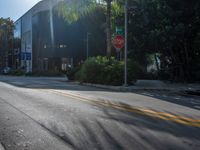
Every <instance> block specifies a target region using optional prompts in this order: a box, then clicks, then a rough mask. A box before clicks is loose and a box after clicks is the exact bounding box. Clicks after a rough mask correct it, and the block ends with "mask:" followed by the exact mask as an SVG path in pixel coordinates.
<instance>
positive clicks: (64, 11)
mask: <svg viewBox="0 0 200 150" xmlns="http://www.w3.org/2000/svg"><path fill="white" fill-rule="evenodd" d="M104 1H105V2H106V41H107V50H106V51H107V56H108V57H110V56H111V49H112V45H111V3H112V1H113V0H104ZM98 7H102V8H104V7H105V3H102V2H98V1H96V0H74V1H71V2H67V3H66V2H62V3H60V4H59V7H58V9H57V10H58V14H59V15H60V16H62V17H63V18H65V19H66V21H67V22H68V23H72V22H74V21H77V20H78V19H80V18H81V17H83V16H85V15H88V14H91V13H92V12H93V11H94V10H95V9H97V8H98ZM102 11H104V10H103V9H102Z"/></svg>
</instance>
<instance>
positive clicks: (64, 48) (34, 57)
mask: <svg viewBox="0 0 200 150" xmlns="http://www.w3.org/2000/svg"><path fill="white" fill-rule="evenodd" d="M62 1H63V0H43V1H40V2H39V3H37V4H36V5H35V6H34V7H32V8H31V9H30V10H29V11H28V12H27V13H25V14H24V15H23V16H22V17H20V18H19V19H18V20H17V21H16V22H15V29H14V56H13V59H14V65H13V66H14V68H16V69H23V70H24V71H25V72H37V71H60V70H66V69H67V67H73V65H74V64H76V63H77V62H79V61H81V60H83V59H85V57H86V56H85V49H84V48H85V47H86V46H85V35H86V33H87V30H88V29H83V25H82V26H81V24H82V23H81V24H80V23H79V24H78V23H76V24H73V27H70V28H69V26H67V25H66V23H65V21H64V20H63V19H62V18H60V17H59V16H58V15H57V14H56V13H55V9H54V8H55V7H56V6H57V5H58V4H59V3H60V2H62ZM72 30H73V31H74V32H73V34H72V33H71V32H72ZM98 32H99V33H100V32H103V29H102V31H98ZM98 35H100V36H101V37H100V38H99V39H102V40H103V43H104V41H105V39H104V35H102V34H98ZM72 40H73V41H72ZM74 41H75V42H74ZM101 45H102V46H98V45H97V46H98V47H101V49H104V47H105V44H101ZM91 46H92V45H91ZM104 50H105V49H104Z"/></svg>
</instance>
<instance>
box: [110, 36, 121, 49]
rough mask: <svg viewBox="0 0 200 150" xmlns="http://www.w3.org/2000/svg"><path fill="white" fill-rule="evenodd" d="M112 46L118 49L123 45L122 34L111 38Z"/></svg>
mask: <svg viewBox="0 0 200 150" xmlns="http://www.w3.org/2000/svg"><path fill="white" fill-rule="evenodd" d="M112 44H113V46H114V47H115V48H116V49H117V50H120V49H122V48H123V47H124V37H123V36H122V35H116V36H115V37H114V38H113V40H112Z"/></svg>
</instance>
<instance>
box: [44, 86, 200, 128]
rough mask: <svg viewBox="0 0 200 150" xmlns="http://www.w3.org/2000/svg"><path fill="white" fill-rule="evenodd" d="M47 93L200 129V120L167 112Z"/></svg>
mask: <svg viewBox="0 0 200 150" xmlns="http://www.w3.org/2000/svg"><path fill="white" fill-rule="evenodd" d="M43 90H44V89H43ZM45 91H47V92H52V93H55V94H59V95H62V96H66V97H71V98H75V99H77V100H79V101H83V102H87V103H90V104H93V105H96V106H104V107H110V108H114V109H117V110H123V111H128V112H133V113H137V114H140V115H144V116H149V117H154V118H159V119H162V120H167V121H172V122H176V123H179V124H184V125H188V126H194V127H200V120H198V119H193V118H188V117H184V116H179V115H174V114H170V113H165V112H158V111H155V110H150V109H146V108H138V107H133V106H130V105H126V104H121V103H117V102H110V101H106V100H104V101H102V100H101V101H100V100H94V99H92V98H88V97H86V96H80V95H77V94H72V93H69V92H67V93H66V92H62V91H59V90H49V89H46V90H45Z"/></svg>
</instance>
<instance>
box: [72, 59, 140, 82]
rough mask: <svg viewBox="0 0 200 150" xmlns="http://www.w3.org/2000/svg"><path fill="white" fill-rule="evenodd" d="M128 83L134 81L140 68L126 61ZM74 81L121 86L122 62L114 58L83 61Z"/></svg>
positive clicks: (122, 78) (131, 61) (130, 61)
mask: <svg viewBox="0 0 200 150" xmlns="http://www.w3.org/2000/svg"><path fill="white" fill-rule="evenodd" d="M127 70H128V78H127V79H128V83H129V84H131V83H133V82H135V81H136V78H137V75H138V74H139V72H141V67H140V66H139V65H138V64H137V63H136V62H135V61H133V60H128V66H127ZM75 79H76V80H78V81H81V82H88V83H97V84H107V85H122V84H123V81H124V62H123V61H118V60H116V59H115V58H114V57H111V58H107V57H101V56H97V57H91V58H89V59H87V60H86V61H85V63H84V64H83V65H82V67H81V69H80V70H79V71H78V72H77V73H76V75H75Z"/></svg>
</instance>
